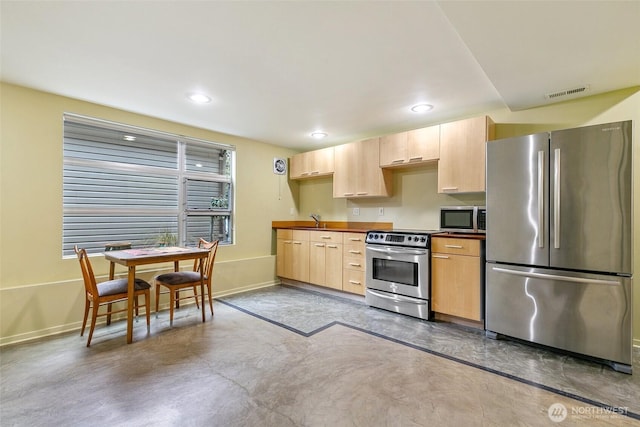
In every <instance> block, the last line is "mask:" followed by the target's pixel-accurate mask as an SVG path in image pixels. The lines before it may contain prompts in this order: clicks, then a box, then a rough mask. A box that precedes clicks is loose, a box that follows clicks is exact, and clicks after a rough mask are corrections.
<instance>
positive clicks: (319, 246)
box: [315, 243, 324, 248]
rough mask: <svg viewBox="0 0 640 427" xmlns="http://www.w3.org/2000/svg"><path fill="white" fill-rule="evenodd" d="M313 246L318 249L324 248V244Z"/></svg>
mask: <svg viewBox="0 0 640 427" xmlns="http://www.w3.org/2000/svg"><path fill="white" fill-rule="evenodd" d="M315 246H316V247H318V248H324V243H316V244H315Z"/></svg>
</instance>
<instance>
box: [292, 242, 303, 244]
mask: <svg viewBox="0 0 640 427" xmlns="http://www.w3.org/2000/svg"><path fill="white" fill-rule="evenodd" d="M293 244H294V245H301V244H302V242H293Z"/></svg>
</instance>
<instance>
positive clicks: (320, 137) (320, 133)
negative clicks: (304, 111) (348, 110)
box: [311, 132, 329, 139]
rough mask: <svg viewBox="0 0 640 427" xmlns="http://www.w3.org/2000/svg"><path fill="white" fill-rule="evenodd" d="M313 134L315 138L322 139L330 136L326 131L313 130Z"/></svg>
mask: <svg viewBox="0 0 640 427" xmlns="http://www.w3.org/2000/svg"><path fill="white" fill-rule="evenodd" d="M311 136H312V137H313V138H315V139H322V138H326V137H327V136H329V134H328V133H326V132H311Z"/></svg>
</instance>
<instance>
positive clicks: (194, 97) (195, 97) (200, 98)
mask: <svg viewBox="0 0 640 427" xmlns="http://www.w3.org/2000/svg"><path fill="white" fill-rule="evenodd" d="M187 97H188V98H189V99H190V100H191V101H193V102H195V103H196V104H208V103H209V102H211V98H210V97H208V96H207V95H205V94H204V93H190V94H189V95H187Z"/></svg>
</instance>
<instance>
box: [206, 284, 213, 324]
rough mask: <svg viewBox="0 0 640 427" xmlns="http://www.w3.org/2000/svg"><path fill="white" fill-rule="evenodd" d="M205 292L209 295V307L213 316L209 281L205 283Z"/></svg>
mask: <svg viewBox="0 0 640 427" xmlns="http://www.w3.org/2000/svg"><path fill="white" fill-rule="evenodd" d="M207 292H208V295H209V308H211V315H212V316H213V297H212V296H211V283H209V284H207Z"/></svg>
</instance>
